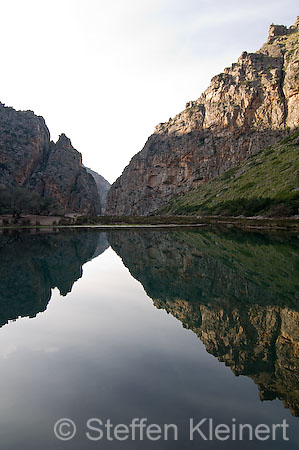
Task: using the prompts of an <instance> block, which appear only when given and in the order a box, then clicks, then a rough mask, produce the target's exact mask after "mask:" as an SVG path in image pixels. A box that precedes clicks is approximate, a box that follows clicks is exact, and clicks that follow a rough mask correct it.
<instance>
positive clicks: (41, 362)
mask: <svg viewBox="0 0 299 450" xmlns="http://www.w3.org/2000/svg"><path fill="white" fill-rule="evenodd" d="M0 355H1V360H0V361H1V385H0V398H1V407H0V419H1V429H2V431H1V442H2V444H1V448H3V449H6V450H16V449H18V450H19V449H21V448H22V450H27V449H28V450H29V449H30V450H36V449H43V450H54V449H56V450H58V449H75V450H77V449H78V450H79V449H80V450H81V449H83V448H84V449H85V448H88V449H89V448H100V447H101V446H102V448H105V449H106V448H107V449H109V448H111V449H122V448H124V449H129V448H130V449H131V448H134V449H137V448H138V449H139V448H141V447H142V448H145V449H155V448H157V449H168V448H169V449H172V448H175V449H176V448H178V449H181V448H188V449H189V448H190V449H195V448H196V449H197V448H203V449H210V448H211V449H212V448H220V447H221V448H225V449H228V448H232V447H233V448H239V447H240V442H236V443H234V444H235V445H232V443H231V442H230V443H225V442H223V443H219V447H218V446H217V445H216V443H215V441H214V442H203V441H195V442H194V443H191V442H189V441H184V431H188V421H189V418H190V417H194V418H195V419H198V420H199V419H200V418H202V417H214V418H215V419H216V420H217V422H223V423H230V422H231V419H232V418H233V417H236V418H237V420H238V422H241V423H246V422H249V423H252V424H256V423H281V422H282V420H283V418H287V420H288V422H289V423H290V425H291V431H292V430H293V431H292V433H290V436H291V435H293V439H292V441H290V442H288V443H287V442H286V443H280V442H276V443H275V442H263V443H262V442H258V443H257V442H252V443H250V442H249V443H248V442H243V443H242V447H243V448H262V449H270V448H271V449H276V448H277V449H280V448H286V449H292V448H298V443H299V441H298V440H297V443H296V440H295V438H294V430H296V428H295V427H296V424H297V420H298V419H296V418H293V417H291V415H290V413H289V411H288V410H286V409H284V408H283V407H282V405H281V403H280V402H279V401H273V402H264V403H261V402H260V400H259V397H258V390H257V387H256V386H255V385H254V383H253V382H252V381H251V380H250V379H249V378H246V377H238V378H237V377H235V376H234V375H233V373H232V372H231V370H230V369H229V368H227V367H225V365H224V364H223V363H219V362H218V361H217V359H216V358H215V357H213V356H211V355H209V354H208V353H207V352H206V351H205V348H204V346H203V345H202V343H201V342H200V340H199V339H198V338H197V337H196V336H195V334H194V333H193V332H191V331H188V330H185V329H184V328H183V327H182V325H181V323H180V322H179V321H178V320H176V319H174V318H173V317H172V316H171V315H168V314H167V313H166V312H165V311H164V310H158V309H156V308H155V307H154V306H153V305H152V301H151V299H149V298H148V297H147V296H146V294H145V292H144V290H143V287H142V285H141V284H140V283H139V282H137V281H136V280H134V278H133V277H131V275H130V274H129V271H128V270H127V269H126V268H125V267H124V266H123V264H122V262H121V260H120V258H119V257H118V256H117V255H116V254H115V253H114V252H113V251H112V249H111V248H110V249H108V250H106V251H105V253H104V254H102V255H101V256H99V257H98V258H96V259H94V260H92V261H90V262H88V263H86V264H85V265H84V267H83V277H82V278H81V279H79V280H78V281H77V282H76V283H75V284H74V286H73V289H72V292H71V293H70V294H68V295H67V297H64V298H62V297H60V296H59V293H58V291H57V290H54V292H53V296H52V299H51V301H50V303H49V305H48V308H47V311H46V312H44V313H40V314H38V316H37V317H36V318H35V319H28V318H22V319H18V320H17V321H16V322H12V323H9V324H8V325H6V326H4V327H3V328H2V329H0ZM61 417H70V418H72V419H73V420H74V421H75V422H76V423H77V425H78V436H77V437H76V438H75V439H74V440H73V441H70V442H68V443H63V442H59V441H58V440H57V439H56V438H55V437H54V435H53V425H54V423H55V422H56V420H58V419H59V418H61ZM90 417H99V418H102V419H103V420H106V419H107V418H111V420H112V421H113V422H114V423H127V424H129V423H130V422H131V420H132V418H133V417H147V418H148V419H149V421H150V422H153V423H161V424H163V423H176V424H178V426H179V430H180V432H181V433H180V435H179V437H180V438H181V440H179V441H178V442H177V443H175V442H172V441H169V442H146V441H145V442H144V443H143V444H142V446H141V444H140V442H138V441H136V442H135V443H132V442H122V443H119V442H112V443H107V442H102V443H90V442H88V441H87V440H86V439H84V431H85V428H84V424H85V423H86V421H87V419H88V418H90ZM297 439H298V438H297Z"/></svg>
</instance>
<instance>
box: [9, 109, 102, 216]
mask: <svg viewBox="0 0 299 450" xmlns="http://www.w3.org/2000/svg"><path fill="white" fill-rule="evenodd" d="M16 187H18V188H25V189H26V190H28V191H29V192H32V193H33V194H38V196H39V197H40V199H48V200H51V201H52V202H53V204H54V205H55V212H59V213H61V214H64V213H68V212H72V213H81V214H98V213H100V212H101V205H100V199H99V195H98V191H97V186H96V183H95V181H94V179H93V177H92V176H91V175H90V174H89V173H87V171H86V170H85V169H84V168H83V167H82V156H81V154H80V153H79V152H78V151H77V150H76V149H74V147H73V146H72V144H71V141H70V140H69V139H68V138H67V137H66V136H65V135H64V134H62V135H61V136H60V138H59V140H58V141H57V142H56V143H54V142H52V141H51V142H50V134H49V130H48V128H47V126H46V124H45V121H44V119H43V118H42V117H39V116H36V115H35V114H34V113H33V112H32V111H16V110H14V109H13V108H8V107H5V106H4V105H3V104H1V103H0V189H3V190H4V191H5V190H9V189H10V190H13V189H14V188H16ZM7 207H8V212H9V205H7ZM51 208H52V209H51ZM51 208H49V209H50V211H52V210H53V208H54V206H52V207H51ZM37 212H38V211H37Z"/></svg>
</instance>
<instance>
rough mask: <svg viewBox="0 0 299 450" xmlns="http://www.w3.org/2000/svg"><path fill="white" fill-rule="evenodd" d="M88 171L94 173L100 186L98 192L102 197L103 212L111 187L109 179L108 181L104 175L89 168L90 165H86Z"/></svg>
mask: <svg viewBox="0 0 299 450" xmlns="http://www.w3.org/2000/svg"><path fill="white" fill-rule="evenodd" d="M84 168H85V169H86V171H87V172H88V173H90V175H92V177H93V179H94V181H95V182H96V185H97V188H98V194H99V197H100V203H101V210H102V214H103V213H104V212H105V208H106V199H107V194H108V191H109V189H110V187H111V185H110V183H109V181H107V180H106V179H105V178H104V177H102V175H100V174H99V173H97V172H95V171H94V170H91V169H89V167H85V166H84Z"/></svg>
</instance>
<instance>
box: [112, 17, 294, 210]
mask: <svg viewBox="0 0 299 450" xmlns="http://www.w3.org/2000/svg"><path fill="white" fill-rule="evenodd" d="M298 42H299V18H297V19H296V22H295V24H294V25H293V26H291V27H290V28H287V27H284V26H282V25H273V24H272V25H271V26H270V30H269V36H268V40H267V42H266V43H265V44H264V45H263V46H262V47H261V49H260V50H259V51H257V52H255V53H247V52H243V53H242V55H241V56H240V58H239V59H238V61H237V62H236V63H234V64H232V66H231V67H229V68H226V69H224V72H223V73H221V74H219V75H216V76H215V77H213V78H212V80H211V85H210V86H209V87H208V88H207V89H206V91H204V93H203V94H202V95H201V96H200V97H199V99H198V100H195V101H192V102H188V103H187V104H186V109H185V110H184V111H182V112H181V113H179V114H177V115H176V116H175V117H174V118H173V119H170V120H169V121H168V122H166V123H162V124H159V125H157V127H156V129H155V132H154V134H153V135H151V136H150V137H149V138H148V140H147V142H146V144H145V146H144V148H143V149H142V150H141V151H140V152H139V153H137V154H136V155H135V156H134V157H133V158H132V159H131V161H130V163H129V165H128V166H127V167H126V168H125V169H124V171H123V173H122V175H121V176H120V177H119V178H118V179H117V180H116V181H115V183H113V185H112V186H111V189H110V191H109V193H108V197H107V207H106V214H108V215H148V214H150V213H152V212H153V211H155V210H156V209H158V208H160V207H161V206H162V205H163V204H165V203H166V202H167V201H168V200H169V199H170V198H171V197H172V196H173V195H176V194H180V193H183V192H187V191H188V190H190V189H191V188H196V187H197V186H200V185H202V184H204V183H205V182H207V181H209V180H210V179H212V178H214V177H216V176H218V175H221V174H223V173H224V172H225V171H227V170H228V169H230V168H232V167H235V166H236V165H238V164H240V163H241V162H242V161H244V160H245V159H246V158H247V157H248V156H251V155H253V154H255V153H257V152H259V151H260V150H262V149H263V148H266V147H268V146H270V145H273V144H275V143H277V142H279V141H280V140H282V139H283V138H284V137H286V136H288V135H289V134H290V132H291V131H294V130H295V129H297V128H298V127H299V91H298V80H299V70H298V69H299V45H298Z"/></svg>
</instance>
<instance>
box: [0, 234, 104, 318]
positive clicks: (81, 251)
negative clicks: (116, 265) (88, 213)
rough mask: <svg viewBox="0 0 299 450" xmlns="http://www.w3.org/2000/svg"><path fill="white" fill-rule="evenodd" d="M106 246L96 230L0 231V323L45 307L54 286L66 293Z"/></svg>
mask: <svg viewBox="0 0 299 450" xmlns="http://www.w3.org/2000/svg"><path fill="white" fill-rule="evenodd" d="M108 246H109V245H108V243H107V240H106V236H105V233H98V232H92V233H90V232H89V233H88V232H85V231H83V232H82V231H80V232H71V233H68V232H65V233H57V234H55V233H51V234H46V235H40V234H24V233H14V234H7V235H0V260H1V266H0V280H1V283H0V326H3V325H4V324H6V323H7V322H8V321H9V320H15V319H17V318H18V317H27V316H28V317H34V316H36V314H38V313H39V312H42V311H45V310H46V308H47V305H48V303H49V301H50V299H51V292H52V289H54V288H55V287H57V288H58V289H59V291H60V294H61V295H63V296H65V295H67V294H68V293H69V292H71V290H72V287H73V284H74V282H75V281H76V280H78V279H79V278H81V277H82V266H83V264H85V263H86V262H87V261H89V260H90V259H92V258H94V257H96V256H98V255H100V254H101V253H103V252H104V251H105V250H106V248H108Z"/></svg>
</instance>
